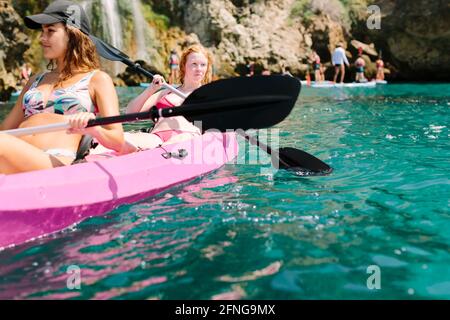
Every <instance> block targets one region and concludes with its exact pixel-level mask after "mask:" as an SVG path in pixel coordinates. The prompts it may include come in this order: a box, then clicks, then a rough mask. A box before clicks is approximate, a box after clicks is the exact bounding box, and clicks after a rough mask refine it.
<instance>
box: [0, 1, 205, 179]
mask: <svg viewBox="0 0 450 320" xmlns="http://www.w3.org/2000/svg"><path fill="white" fill-rule="evenodd" d="M74 6H78V9H79V10H76V12H78V13H80V16H79V18H80V19H78V20H77V21H79V23H73V22H72V21H73V20H72V19H71V18H70V17H71V13H73V12H74V11H73V8H74ZM25 24H26V26H27V27H28V28H30V29H40V30H41V36H40V44H41V46H42V50H43V55H44V57H45V58H46V60H48V61H49V62H50V63H49V65H48V69H49V70H48V71H47V72H43V73H37V74H35V75H33V76H31V77H30V78H29V80H28V81H27V82H26V84H25V85H24V88H23V90H22V92H21V94H20V96H19V98H18V100H17V102H16V103H15V105H14V107H13V109H12V110H11V111H10V112H9V114H8V115H7V116H6V118H5V120H3V121H2V122H1V123H0V131H2V130H10V129H17V128H27V127H34V126H42V125H49V124H52V123H61V122H67V123H69V125H70V129H69V130H67V132H64V131H60V132H49V133H42V134H35V135H26V136H22V137H15V136H12V135H9V134H4V133H1V132H0V174H13V173H19V172H27V171H33V170H42V169H50V168H54V167H60V166H66V165H70V164H72V163H73V162H74V160H75V159H76V153H77V150H78V148H79V145H80V141H81V140H82V137H83V136H84V135H89V136H92V137H93V138H94V139H95V140H96V141H97V142H98V143H99V145H100V148H104V149H106V150H109V151H115V152H116V153H118V154H126V153H130V152H136V151H139V150H141V149H147V148H154V147H157V146H159V145H164V144H170V143H174V142H180V141H184V140H187V139H191V138H193V137H196V136H200V135H201V132H200V130H199V129H198V128H197V127H195V126H194V125H193V124H192V123H190V122H188V121H187V120H186V119H185V118H184V117H181V116H178V117H171V118H161V119H158V120H157V121H156V123H155V126H154V127H153V129H152V130H151V132H150V134H146V135H145V136H142V135H138V134H137V135H130V134H127V133H124V131H123V127H122V125H121V124H110V125H103V126H94V127H90V128H87V124H88V121H89V120H91V119H95V118H96V117H97V116H100V117H110V116H116V115H119V100H118V96H117V92H116V90H115V87H114V84H113V81H112V79H111V77H110V76H109V75H108V74H107V73H105V72H103V71H100V63H99V56H98V53H97V50H96V44H95V42H94V41H95V40H93V39H92V38H91V37H90V24H89V20H88V18H87V16H86V13H85V12H84V10H83V9H82V7H81V6H79V5H78V4H76V3H74V2H72V1H66V0H57V1H55V2H53V3H51V4H50V5H49V6H48V7H47V8H46V9H45V11H44V13H42V14H37V15H32V16H27V17H25ZM172 64H173V65H175V64H176V65H177V68H175V67H174V69H179V77H178V79H177V81H179V83H180V86H179V87H178V88H177V89H178V90H179V91H181V92H182V93H184V94H185V95H189V94H190V93H191V92H192V91H194V90H195V89H197V88H199V87H200V86H202V85H204V84H206V83H208V82H210V81H211V75H212V56H211V55H210V53H209V52H208V51H207V50H206V49H205V48H203V47H202V46H200V45H193V46H191V47H189V48H187V49H186V50H185V51H184V52H183V54H182V55H181V58H180V59H179V61H178V60H177V61H175V60H174V61H172ZM172 76H176V74H175V75H172ZM164 82H165V80H164V78H163V77H162V76H160V75H155V76H154V78H153V81H152V83H151V85H150V86H149V87H148V88H147V89H146V90H145V91H144V92H143V93H142V94H141V95H139V96H138V97H137V98H135V99H134V100H133V101H131V102H130V103H129V104H128V106H127V109H126V112H127V113H133V112H140V111H145V110H148V109H149V108H151V107H152V106H156V108H168V107H175V106H179V105H180V104H182V103H183V99H182V98H180V97H178V96H177V95H175V94H173V93H172V92H171V91H169V90H167V89H162V85H163V84H164Z"/></svg>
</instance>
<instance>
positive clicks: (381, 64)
mask: <svg viewBox="0 0 450 320" xmlns="http://www.w3.org/2000/svg"><path fill="white" fill-rule="evenodd" d="M375 63H376V65H377V76H376V79H377V80H384V62H383V60H382V59H381V53H380V55H379V56H378V59H377V61H376V62H375Z"/></svg>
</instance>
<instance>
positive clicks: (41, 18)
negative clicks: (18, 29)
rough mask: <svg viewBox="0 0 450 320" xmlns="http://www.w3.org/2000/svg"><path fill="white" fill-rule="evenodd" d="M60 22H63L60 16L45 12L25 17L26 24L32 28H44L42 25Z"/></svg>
mask: <svg viewBox="0 0 450 320" xmlns="http://www.w3.org/2000/svg"><path fill="white" fill-rule="evenodd" d="M58 22H61V19H60V18H55V17H53V16H51V15H48V14H45V13H40V14H35V15H32V16H28V17H25V25H26V26H27V27H28V28H30V29H40V28H42V25H45V24H54V23H58Z"/></svg>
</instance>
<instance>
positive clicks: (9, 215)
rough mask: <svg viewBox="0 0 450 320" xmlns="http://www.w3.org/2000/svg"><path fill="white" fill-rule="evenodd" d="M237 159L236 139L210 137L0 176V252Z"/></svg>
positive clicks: (224, 135) (226, 135)
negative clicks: (52, 167) (64, 165)
mask: <svg viewBox="0 0 450 320" xmlns="http://www.w3.org/2000/svg"><path fill="white" fill-rule="evenodd" d="M237 154H238V143H237V139H236V134H235V133H232V132H228V133H219V132H215V133H205V134H203V135H202V136H200V137H198V138H195V139H193V140H189V141H185V142H181V143H177V144H172V145H168V146H165V147H164V148H162V147H159V148H156V149H151V150H146V151H141V152H136V153H133V154H128V155H122V156H118V155H116V154H115V153H113V152H106V153H103V154H95V155H90V156H88V157H87V158H86V160H87V161H86V162H85V163H80V164H75V165H72V166H66V167H58V168H54V169H50V170H41V171H33V172H27V173H19V174H14V175H0V249H4V248H7V247H11V246H14V245H19V244H22V243H25V242H27V241H31V240H33V239H36V238H39V237H43V236H46V235H49V234H52V233H55V232H58V231H61V230H63V229H65V228H67V227H70V226H72V225H74V224H76V223H79V222H81V221H83V220H84V219H86V218H89V217H93V216H98V215H102V214H104V213H106V212H109V211H111V210H114V209H115V208H117V207H119V206H121V205H124V204H130V203H133V202H136V201H139V200H142V199H145V198H148V197H151V196H154V195H156V194H158V193H160V192H162V191H164V190H167V189H169V188H171V187H173V186H176V185H179V184H181V183H185V182H188V181H191V180H193V179H196V178H198V177H201V176H203V175H205V174H207V173H210V172H212V171H215V170H217V169H219V168H220V167H221V166H223V165H224V164H225V163H227V162H230V161H232V160H233V159H235V158H236V156H237Z"/></svg>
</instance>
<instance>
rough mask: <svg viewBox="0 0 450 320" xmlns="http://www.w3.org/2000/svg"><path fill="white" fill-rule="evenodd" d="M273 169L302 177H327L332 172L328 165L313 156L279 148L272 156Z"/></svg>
mask: <svg viewBox="0 0 450 320" xmlns="http://www.w3.org/2000/svg"><path fill="white" fill-rule="evenodd" d="M272 164H273V166H274V167H275V168H277V169H278V168H279V169H286V170H292V171H295V172H296V173H297V174H298V175H302V176H317V175H327V174H330V173H331V172H332V171H333V168H331V167H330V166H329V165H327V164H326V163H325V162H323V161H322V160H320V159H318V158H316V157H314V156H313V155H311V154H309V153H307V152H305V151H303V150H299V149H295V148H290V147H286V148H280V149H279V150H278V153H273V154H272Z"/></svg>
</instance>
